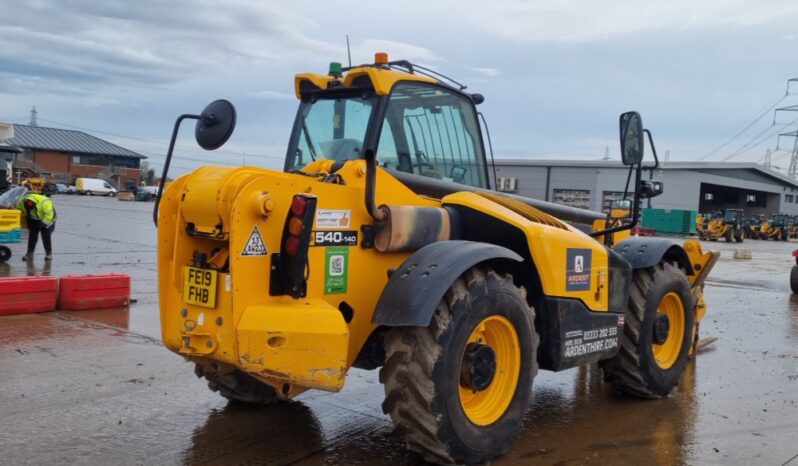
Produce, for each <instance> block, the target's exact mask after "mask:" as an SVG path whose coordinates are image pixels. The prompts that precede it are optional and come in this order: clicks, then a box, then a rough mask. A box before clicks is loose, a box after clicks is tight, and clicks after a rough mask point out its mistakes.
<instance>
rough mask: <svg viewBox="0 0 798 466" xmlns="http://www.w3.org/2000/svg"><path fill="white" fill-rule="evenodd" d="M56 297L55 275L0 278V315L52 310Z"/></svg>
mask: <svg viewBox="0 0 798 466" xmlns="http://www.w3.org/2000/svg"><path fill="white" fill-rule="evenodd" d="M57 299H58V279H56V278H55V277H35V276H32V277H3V278H0V315H4V314H26V313H30V312H48V311H54V310H55V303H56V300H57Z"/></svg>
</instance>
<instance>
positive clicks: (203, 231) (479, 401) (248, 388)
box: [154, 54, 718, 464]
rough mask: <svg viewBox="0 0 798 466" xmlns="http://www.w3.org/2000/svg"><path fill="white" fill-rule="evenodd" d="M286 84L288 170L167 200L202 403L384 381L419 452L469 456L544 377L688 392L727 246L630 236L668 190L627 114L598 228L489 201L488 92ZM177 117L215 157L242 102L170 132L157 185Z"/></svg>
mask: <svg viewBox="0 0 798 466" xmlns="http://www.w3.org/2000/svg"><path fill="white" fill-rule="evenodd" d="M295 90H296V96H297V98H298V100H299V110H298V112H297V115H296V119H295V122H294V125H293V131H292V133H291V136H290V138H289V141H288V150H287V157H286V160H285V167H284V171H275V170H268V169H263V168H257V167H238V168H234V167H226V166H210V165H209V166H203V167H200V168H198V169H196V170H194V171H193V172H191V173H188V174H186V175H183V176H180V177H178V178H177V179H175V180H174V181H173V182H172V183H171V184H169V186H168V187H167V188H166V189H163V187H161V188H160V189H159V192H158V195H157V200H156V207H155V212H154V219H155V221H156V223H157V226H158V277H159V295H160V312H161V328H162V333H163V341H164V343H165V345H166V346H167V347H168V348H169V349H170V350H172V351H174V352H175V353H177V354H179V355H181V356H183V357H185V358H187V359H188V360H190V361H192V362H193V363H195V364H196V373H197V375H198V376H200V377H204V378H205V379H207V381H208V382H209V386H210V388H211V389H213V390H216V391H218V392H219V393H220V394H221V395H222V396H224V397H227V398H229V399H231V400H236V401H241V402H246V403H260V404H268V403H275V402H279V401H281V400H289V399H291V398H293V397H295V396H296V395H298V394H300V393H302V392H304V391H305V390H308V389H320V390H327V391H331V392H336V391H339V390H341V388H342V387H343V386H344V384H345V382H346V379H347V372H348V371H349V369H350V368H352V367H358V368H363V369H377V368H380V367H381V370H380V373H379V380H380V382H381V383H382V384H383V385H384V388H385V400H384V402H383V404H382V408H383V410H384V411H385V412H386V413H388V414H389V415H390V417H391V419H392V420H393V422H394V424H395V426H396V433H397V435H400V436H401V437H402V438H403V439H404V441H405V442H406V445H407V447H408V448H409V449H410V450H413V451H416V452H418V453H420V455H421V456H422V457H423V458H425V459H427V460H430V461H433V462H437V463H468V464H474V463H482V462H488V461H490V460H491V459H492V458H493V457H495V456H497V455H500V454H502V453H503V452H505V451H507V449H508V448H509V446H510V441H511V439H512V438H513V436H514V435H515V433H516V432H517V431H518V429H519V428H520V426H521V424H522V421H523V414H524V411H525V409H526V408H527V404H528V402H529V400H530V396H531V394H532V382H533V380H534V378H535V375H536V374H537V371H538V369H546V370H552V371H562V370H565V369H569V368H572V367H576V366H582V365H585V364H590V363H593V362H598V363H599V364H600V366H601V368H602V369H603V371H604V374H605V378H606V380H607V381H608V382H609V383H611V384H612V385H613V386H614V387H616V388H617V389H618V390H619V391H620V392H623V393H625V394H628V395H631V396H635V397H642V398H659V397H662V396H665V395H667V394H668V393H669V392H670V391H671V389H672V388H673V387H674V386H675V385H676V384H677V382H678V381H679V377H680V376H681V374H682V371H683V370H684V368H685V366H686V365H687V364H688V360H689V358H690V357H691V354H692V353H693V351H694V348H695V346H694V343H695V342H696V341H697V336H698V325H699V322H700V320H701V318H702V317H703V316H704V314H705V312H706V305H705V302H704V299H703V285H704V280H705V278H706V277H707V275H708V274H709V272H710V270H711V269H712V267H713V266H714V264H715V262H716V261H717V258H718V253H717V252H702V250H701V246H700V244H699V243H698V241H696V240H687V241H685V242H684V243H682V244H677V243H674V242H672V241H670V240H668V239H665V238H647V237H640V238H635V237H630V236H629V234H628V232H629V230H630V229H631V228H632V227H634V226H635V225H636V224H637V222H638V219H639V216H640V212H639V210H640V209H639V205H640V200H641V199H644V198H647V197H653V196H655V195H657V194H659V193H661V192H662V184H661V183H659V182H657V181H654V180H645V179H642V173H643V172H644V170H645V172H646V173H650V172H651V171H649V170H653V168H655V167H656V164H657V162H656V152H654V159H655V163H654V164H648V165H644V164H643V162H642V159H643V149H644V134H647V135H648V140H649V144H651V143H652V139H651V134H650V133H649V132H648V130H644V129H643V126H642V122H641V119H640V115H639V114H637V113H636V112H628V113H624V114H623V115H621V117H620V141H621V148H622V155H623V162H624V163H625V164H626V165H627V166H629V174H630V180H631V182H632V183H633V184H632V185H631V186H629V182H627V188H626V191H627V196H628V198H629V199H631V200H632V203H631V206H633V207H632V212H631V219H630V220H629V221H620V222H614V221H613V222H611V223H618V224H616V225H615V226H612V225H609V226H607V227H606V228H603V227H602V228H601V229H598V230H592V229H591V227H587V233H586V232H583V231H582V230H580V229H579V228H576V227H575V226H573V225H572V224H576V223H579V224H586V225H592V224H593V223H594V222H595V221H597V220H604V221H605V222H604V223H606V216H605V215H604V214H601V213H598V212H590V211H584V210H580V209H574V208H570V207H567V206H562V205H556V204H551V203H547V202H542V201H539V200H534V199H527V198H523V197H518V196H511V195H507V194H500V193H497V192H495V191H492V190H491V188H492V187H494V186H495V180H496V178H495V173H494V172H493V171H492V169H491V167H490V165H489V164H488V161H487V160H488V159H487V157H486V150H485V143H484V141H485V140H484V139H483V129H485V128H484V127H483V126H482V125H480V121H479V119H478V116H477V115H478V112H477V110H476V105H478V104H480V103H481V102H482V101H483V97H482V96H481V95H479V94H472V93H468V92H466V91H465V87H463V86H461V85H459V84H458V83H456V82H455V81H453V80H451V79H449V78H447V77H445V76H443V75H440V74H438V73H436V72H432V71H431V70H427V69H425V68H423V67H420V66H416V65H414V64H412V63H409V62H407V61H389V60H388V59H387V56H385V55H384V54H377V56H376V57H375V62H374V63H370V64H365V65H359V66H355V67H349V68H343V67H341V65H340V64H337V63H333V64H331V66H330V70H329V73H328V74H315V73H302V74H298V75H296V78H295ZM186 119H189V120H196V127H195V135H196V139H197V142H198V143H199V145H200V146H201V147H203V148H205V149H215V148H217V147H220V146H221V145H222V144H224V142H225V141H226V140H227V138H228V137H229V136H230V134H231V133H232V131H233V128H234V124H235V110H234V108H233V107H232V105H231V104H230V103H229V102H227V101H224V100H220V101H216V102H213V103H212V104H210V105H209V106H208V107H207V108H206V109H205V111H203V112H202V113H201V114H199V115H196V114H193V115H192V114H186V115H182V116H181V117H180V118H178V120H177V122H176V123H175V127H174V132H173V135H172V144H171V145H170V150H169V152H168V154H167V159H166V163H165V167H164V173H163V176H162V177H161V179H162V180H163V179H167V176H168V173H167V171H168V168H169V163H170V160H171V157H172V152H173V149H174V141H175V140H176V137H177V133H178V129H179V126H180V123H181V122H182V121H183V120H186ZM651 148H652V150H653V149H654V147H653V144H651ZM632 175H633V176H632ZM627 196H624V197H627ZM599 223H601V222H599ZM630 409H634V405H630Z"/></svg>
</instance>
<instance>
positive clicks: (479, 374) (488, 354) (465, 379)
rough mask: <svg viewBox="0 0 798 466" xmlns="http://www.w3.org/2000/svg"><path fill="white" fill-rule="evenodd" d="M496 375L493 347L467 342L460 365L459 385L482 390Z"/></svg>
mask: <svg viewBox="0 0 798 466" xmlns="http://www.w3.org/2000/svg"><path fill="white" fill-rule="evenodd" d="M494 375H496V353H495V352H494V351H493V348H491V347H490V346H487V345H483V344H480V343H469V344H468V346H466V349H465V353H464V354H463V361H462V363H461V365H460V385H462V386H463V387H464V388H467V389H470V390H474V391H478V392H479V391H482V390H485V389H486V388H488V387H489V386H490V384H491V382H493V376H494Z"/></svg>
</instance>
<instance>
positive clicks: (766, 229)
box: [759, 214, 789, 241]
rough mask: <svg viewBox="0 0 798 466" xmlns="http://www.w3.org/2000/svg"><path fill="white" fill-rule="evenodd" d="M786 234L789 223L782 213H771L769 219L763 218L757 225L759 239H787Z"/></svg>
mask: <svg viewBox="0 0 798 466" xmlns="http://www.w3.org/2000/svg"><path fill="white" fill-rule="evenodd" d="M788 234H789V225H788V224H787V216H786V215H784V214H773V215H771V216H770V218H769V219H767V220H763V221H762V224H761V225H760V226H759V239H774V240H776V241H778V240H781V241H787V236H788Z"/></svg>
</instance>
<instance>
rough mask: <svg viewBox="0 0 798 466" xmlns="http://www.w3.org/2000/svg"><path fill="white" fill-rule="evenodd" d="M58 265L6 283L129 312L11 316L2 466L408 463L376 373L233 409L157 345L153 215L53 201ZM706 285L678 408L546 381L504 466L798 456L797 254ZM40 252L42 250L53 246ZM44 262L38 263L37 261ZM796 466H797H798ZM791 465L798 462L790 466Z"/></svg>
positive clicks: (559, 379)
mask: <svg viewBox="0 0 798 466" xmlns="http://www.w3.org/2000/svg"><path fill="white" fill-rule="evenodd" d="M55 203H56V208H57V210H58V212H59V221H58V226H57V229H56V232H55V234H54V244H55V259H54V261H53V263H52V266H50V267H46V266H45V264H44V261H43V253H41V252H39V254H38V255H37V257H36V259H35V261H34V263H33V265H32V266H26V264H25V263H23V262H22V261H21V260H20V257H21V256H22V255H23V253H24V246H23V244H12V245H10V246H11V247H12V250H13V252H14V257H12V259H11V261H10V262H9V263H8V264H5V265H2V266H0V276H7V275H25V274H34V273H41V274H53V275H64V274H67V273H98V272H125V273H129V274H130V275H131V276H132V278H133V298H135V299H136V300H137V303H135V304H133V305H132V306H131V307H130V309H129V310H127V309H114V310H103V311H82V312H56V313H45V314H31V315H20V316H5V317H0V419H2V422H0V464H10V465H22V464H62V463H71V464H158V465H161V464H248V465H282V464H300V465H318V464H325V465H327V464H329V465H338V464H376V465H392V466H399V465H411V464H419V459H418V457H416V456H415V455H413V454H410V453H407V452H405V450H404V448H403V445H402V444H401V443H400V442H399V441H397V440H396V439H395V438H394V437H392V435H391V424H390V419H389V418H388V417H387V416H385V415H383V414H382V411H381V409H380V403H381V402H382V397H383V390H382V386H381V385H380V384H379V383H378V381H377V373H376V372H367V371H361V370H352V371H351V372H350V375H349V377H348V380H347V384H346V386H345V388H344V389H343V391H342V392H341V393H337V394H333V393H326V392H318V391H312V392H307V393H305V394H303V395H301V396H299V397H298V399H297V401H295V402H291V403H285V404H281V405H277V406H271V407H266V408H260V409H252V408H247V407H242V406H240V405H236V404H230V403H228V402H227V401H226V400H224V399H223V398H221V397H220V396H218V395H217V394H215V393H213V392H211V391H210V390H208V389H207V388H206V386H205V384H204V383H203V382H202V381H201V380H199V379H197V378H196V377H195V376H194V373H193V367H192V366H191V365H190V364H189V363H187V362H185V361H184V360H183V359H182V358H180V357H179V356H177V355H175V354H173V353H171V352H169V351H168V350H166V349H165V348H163V346H162V345H161V344H160V328H159V323H158V311H157V293H156V285H157V276H156V263H155V261H156V251H155V229H154V227H153V226H152V221H151V210H150V209H151V208H152V204H151V203H133V202H120V201H117V200H115V199H109V198H97V197H93V198H92V197H82V196H56V197H55ZM704 244H705V246H708V245H712V246H715V247H717V248H718V249H721V250H722V251H723V256H722V257H721V260H720V261H719V262H718V265H717V266H716V268H715V271H713V273H712V275H711V276H710V283H709V284H708V285H707V289H706V297H707V301H708V305H709V313H708V315H707V317H706V318H705V320H704V321H703V324H702V328H701V331H702V335H703V336H709V335H712V336H716V337H718V338H719V340H718V341H717V342H716V343H714V344H713V345H712V346H710V347H709V348H708V349H706V350H705V351H703V352H702V353H700V354H699V356H698V358H697V360H696V361H695V362H694V363H693V364H691V365H690V367H689V368H688V370H687V372H686V373H685V375H684V377H683V379H682V381H681V383H680V385H679V387H678V388H677V389H676V390H675V391H674V393H672V394H671V396H669V397H668V398H666V399H662V400H657V401H639V400H633V399H628V398H624V397H621V396H618V395H616V394H614V393H612V391H611V390H609V387H607V386H606V385H604V384H603V383H602V382H601V374H600V371H599V370H598V369H597V368H596V367H595V366H593V367H587V368H581V369H573V370H569V371H565V372H562V373H558V374H554V373H550V372H541V373H540V375H539V376H538V378H537V379H536V380H535V388H534V394H533V402H532V404H531V405H530V406H529V409H528V411H527V414H526V419H525V423H524V428H523V429H522V430H521V432H519V434H518V436H517V437H516V439H515V441H514V444H513V448H512V450H511V451H510V452H509V453H508V454H507V455H506V456H504V457H502V458H499V459H497V460H496V461H494V463H493V464H496V465H511V464H512V465H515V464H541V465H579V464H599V465H602V464H607V465H609V464H612V465H621V464H635V465H640V464H646V465H678V464H697V465H711V464H724V465H727V464H772V465H782V464H784V463H785V462H789V461H790V460H791V458H794V457H795V455H798V442H797V441H796V440H798V297H793V296H792V295H791V293H790V289H789V284H788V277H789V272H790V267H791V265H792V264H793V263H794V259H793V258H792V257H791V255H790V252H791V251H792V250H793V249H794V248H796V247H798V244H793V243H782V242H774V241H771V242H763V241H746V242H745V243H744V244H743V245H742V246H744V247H748V248H751V249H752V250H753V259H752V260H733V259H732V258H731V251H732V249H733V248H734V247H735V246H737V245H734V244H728V245H727V244H725V243H722V242H721V243H704ZM40 247H41V246H40ZM40 251H41V250H40ZM792 463H795V464H796V465H798V458H795V459H793V460H792ZM792 463H791V464H792Z"/></svg>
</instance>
